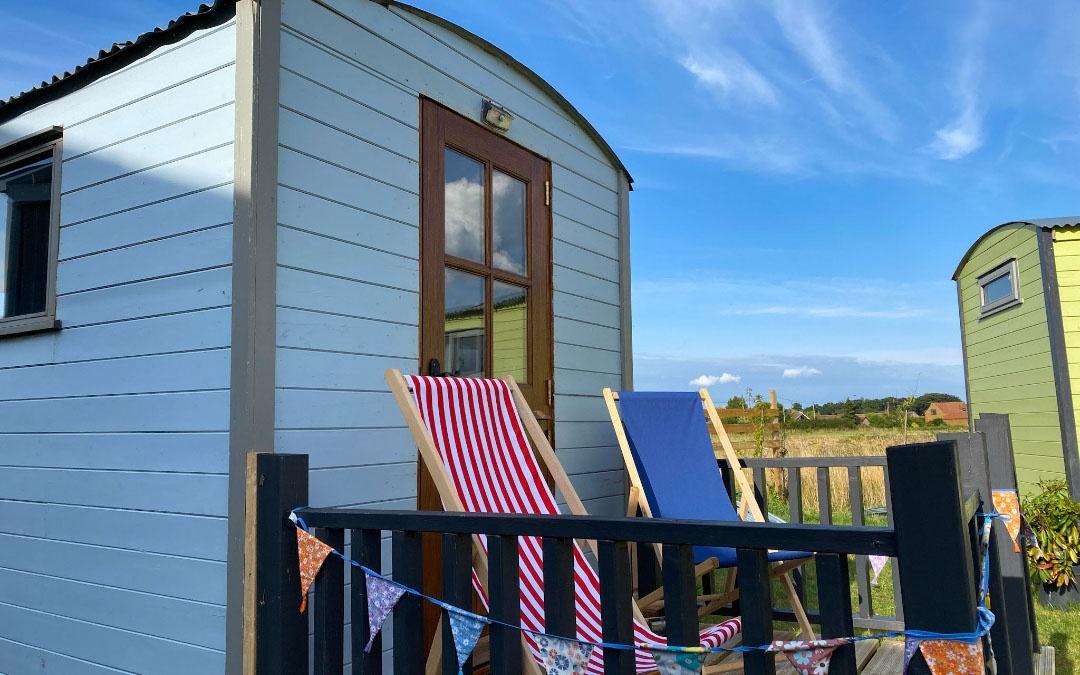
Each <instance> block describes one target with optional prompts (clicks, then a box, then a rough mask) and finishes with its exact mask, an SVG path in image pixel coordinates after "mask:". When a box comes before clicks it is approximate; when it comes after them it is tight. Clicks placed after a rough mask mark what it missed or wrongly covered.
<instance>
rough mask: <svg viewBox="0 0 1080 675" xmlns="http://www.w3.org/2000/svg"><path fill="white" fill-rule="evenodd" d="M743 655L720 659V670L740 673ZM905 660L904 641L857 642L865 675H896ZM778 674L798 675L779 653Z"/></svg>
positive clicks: (857, 655) (859, 665) (859, 663)
mask: <svg viewBox="0 0 1080 675" xmlns="http://www.w3.org/2000/svg"><path fill="white" fill-rule="evenodd" d="M741 661H742V656H741V655H739V654H732V655H731V656H730V657H728V658H726V659H722V660H720V661H719V662H718V663H717V664H716V665H722V666H723V668H722V669H721V670H720V671H719V672H725V673H740V672H742V668H741V667H740V662H741ZM903 661H904V643H903V642H900V641H899V640H863V641H862V642H856V643H855V666H856V667H857V668H858V670H859V672H860V673H863V674H864V675H896V674H897V673H899V672H901V670H902V666H903ZM776 675H796V673H795V669H794V668H792V667H791V664H790V663H788V660H787V658H785V657H784V656H781V655H778V656H777V661H776Z"/></svg>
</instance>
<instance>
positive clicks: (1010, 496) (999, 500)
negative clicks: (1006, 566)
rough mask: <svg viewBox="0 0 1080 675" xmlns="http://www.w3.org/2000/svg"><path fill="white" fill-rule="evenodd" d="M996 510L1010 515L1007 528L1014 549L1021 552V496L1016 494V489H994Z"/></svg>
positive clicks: (1005, 521) (1006, 521)
mask: <svg viewBox="0 0 1080 675" xmlns="http://www.w3.org/2000/svg"><path fill="white" fill-rule="evenodd" d="M992 494H993V496H994V510H995V511H997V512H998V513H1000V514H1001V515H1003V516H1008V518H1007V519H1006V520H1004V521H1003V522H1004V523H1005V530H1006V531H1007V532H1008V533H1009V538H1011V539H1012V542H1013V550H1014V551H1016V552H1017V553H1019V552H1020V542H1019V540H1018V537H1019V536H1020V498H1019V497H1017V496H1016V490H994V491H993V492H992Z"/></svg>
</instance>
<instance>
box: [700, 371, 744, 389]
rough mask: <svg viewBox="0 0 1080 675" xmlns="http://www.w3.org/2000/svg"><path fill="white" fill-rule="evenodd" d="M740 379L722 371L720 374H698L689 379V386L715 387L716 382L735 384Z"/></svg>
mask: <svg viewBox="0 0 1080 675" xmlns="http://www.w3.org/2000/svg"><path fill="white" fill-rule="evenodd" d="M741 380H742V378H741V377H739V376H738V375H732V374H731V373H724V374H722V375H698V376H697V377H695V378H694V379H692V380H690V386H691V387H715V386H716V385H718V384H735V383H738V382H740V381H741Z"/></svg>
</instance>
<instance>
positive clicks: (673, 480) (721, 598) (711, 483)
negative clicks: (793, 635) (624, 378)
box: [604, 389, 813, 639]
mask: <svg viewBox="0 0 1080 675" xmlns="http://www.w3.org/2000/svg"><path fill="white" fill-rule="evenodd" d="M604 399H605V402H606V403H607V407H608V413H609V414H610V416H611V421H612V424H613V425H614V426H615V435H616V438H617V439H618V441H619V446H620V448H621V449H622V455H623V461H624V462H625V464H626V471H627V475H628V477H629V479H630V493H631V502H630V504H629V508H628V514H629V515H633V514H634V513H635V512H637V511H640V512H641V514H642V515H643V516H645V517H655V518H677V519H689V520H712V521H737V520H740V518H739V514H738V512H737V511H736V509H735V505H734V504H733V503H732V501H731V498H730V496H729V495H728V491H727V488H726V486H725V484H724V480H723V477H722V476H721V475H720V470H719V468H718V467H717V464H716V455H715V454H714V451H713V444H712V439H711V438H710V437H709V429H708V427H707V426H706V421H705V417H706V416H708V417H709V421H710V422H711V423H712V426H713V430H714V431H715V432H716V435H717V437H718V438H719V440H720V444H721V447H722V448H723V453H724V455H725V458H726V459H727V461H728V464H729V465H730V466H731V467H732V469H734V470H733V471H732V474H733V476H734V478H735V480H736V482H737V484H738V487H739V490H740V491H741V492H742V494H743V496H744V501H743V503H744V504H745V509H746V513H747V516H748V519H750V520H754V521H758V522H764V521H765V517H764V514H763V513H762V512H761V509H760V508H759V507H758V504H757V502H756V501H755V500H754V499H753V498H752V495H753V488H752V487H751V486H750V482H749V481H748V480H747V479H746V476H745V474H744V473H743V471H742V463H741V462H740V461H739V458H738V456H737V455H736V454H735V451H734V448H733V446H732V445H731V441H730V439H729V438H728V435H727V432H726V431H725V430H724V425H723V423H722V422H721V421H720V416H719V414H717V412H716V408H715V406H714V405H713V403H712V399H711V398H710V396H709V393H708V391H706V390H704V389H702V390H701V391H700V392H696V393H695V392H614V391H612V390H610V389H604ZM768 555H769V561H770V562H771V563H775V565H773V566H772V568H771V569H770V576H777V575H780V576H781V577H782V580H783V582H784V586H785V588H786V590H787V591H788V597H789V599H790V601H791V607H792V610H793V611H794V613H795V615H796V618H797V619H798V623H799V625H800V628H801V629H802V632H803V634H804V635H807V636H810V639H813V637H812V636H813V631H812V629H811V627H810V623H809V621H808V620H807V618H806V613H805V610H804V608H803V606H802V603H801V602H800V600H799V597H798V594H797V593H796V592H795V587H794V584H793V583H792V580H791V571H792V570H793V569H795V568H797V567H798V566H800V565H802V564H804V563H805V562H807V561H808V560H810V558H811V557H812V556H813V554H812V553H807V552H805V551H770V552H769V554H768ZM694 562H695V564H696V565H697V567H696V569H695V573H696V574H698V575H699V576H700V575H702V574H709V573H711V572H712V571H713V570H715V569H730V570H732V572H731V574H730V575H729V587H728V591H727V592H725V593H722V594H709V595H705V596H701V597H700V598H699V601H700V604H701V609H700V611H701V613H702V614H707V613H711V612H712V611H714V610H715V609H717V608H719V607H722V606H724V605H726V604H728V603H730V602H731V601H733V600H734V599H736V598H737V597H738V591H737V590H734V589H733V588H732V586H733V584H734V568H735V566H736V564H737V561H736V553H735V549H734V548H728V547H721V546H696V547H694ZM662 597H663V596H662V594H661V593H659V592H654V593H653V594H650V595H647V596H645V597H643V598H642V599H641V600H640V601H639V605H641V606H642V607H643V609H644V608H645V606H648V605H653V604H656V603H658V602H660V601H662Z"/></svg>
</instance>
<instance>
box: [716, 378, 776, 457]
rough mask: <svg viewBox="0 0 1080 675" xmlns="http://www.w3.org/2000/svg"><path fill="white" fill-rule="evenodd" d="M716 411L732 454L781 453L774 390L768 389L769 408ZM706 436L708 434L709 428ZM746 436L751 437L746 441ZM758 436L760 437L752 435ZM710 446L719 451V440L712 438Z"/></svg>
mask: <svg viewBox="0 0 1080 675" xmlns="http://www.w3.org/2000/svg"><path fill="white" fill-rule="evenodd" d="M716 412H717V413H718V414H719V415H720V419H721V420H723V422H724V429H725V430H726V431H727V432H728V434H730V435H732V436H733V438H732V439H731V445H732V446H733V447H734V448H735V452H737V453H739V454H742V455H745V454H747V453H754V454H760V453H761V452H767V454H768V455H770V456H773V457H775V456H777V455H779V454H782V452H783V436H782V434H781V430H782V421H783V420H782V412H783V411H781V410H780V406H779V405H778V404H777V399H776V390H775V389H770V390H769V406H768V407H767V408H766V407H764V406H761V407H756V408H721V407H720V406H717V407H716ZM709 433H710V434H712V428H711V426H710V430H709ZM747 434H749V435H750V436H751V438H746V436H747ZM758 434H760V438H757V437H756V436H757V435H758ZM712 440H713V447H714V448H716V449H717V451H719V450H720V440H719V439H718V438H716V436H715V435H714V434H713V435H712Z"/></svg>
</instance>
